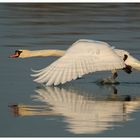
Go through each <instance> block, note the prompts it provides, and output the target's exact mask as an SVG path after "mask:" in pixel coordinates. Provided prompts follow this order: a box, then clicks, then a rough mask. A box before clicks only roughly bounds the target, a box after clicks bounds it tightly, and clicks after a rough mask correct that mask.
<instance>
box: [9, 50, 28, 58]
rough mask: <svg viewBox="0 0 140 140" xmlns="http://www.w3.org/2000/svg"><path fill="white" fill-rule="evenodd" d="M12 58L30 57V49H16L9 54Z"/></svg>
mask: <svg viewBox="0 0 140 140" xmlns="http://www.w3.org/2000/svg"><path fill="white" fill-rule="evenodd" d="M9 57H10V58H26V57H29V50H16V51H15V53H14V54H12V55H10V56H9Z"/></svg>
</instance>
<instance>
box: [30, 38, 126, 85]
mask: <svg viewBox="0 0 140 140" xmlns="http://www.w3.org/2000/svg"><path fill="white" fill-rule="evenodd" d="M123 67H125V65H124V62H123V60H122V59H121V58H120V57H119V56H118V55H117V54H116V53H115V52H114V51H113V50H112V49H111V48H110V46H109V44H107V43H105V42H100V41H93V40H79V41H77V42H75V43H74V44H73V45H72V46H71V47H70V48H69V49H68V50H67V51H66V53H65V55H64V56H62V57H61V58H59V59H58V60H56V61H55V62H53V63H52V64H51V65H49V66H48V67H46V68H44V69H42V70H40V71H39V73H37V74H34V75H32V76H35V77H37V79H35V80H34V81H35V82H38V83H45V84H46V85H53V84H54V85H59V84H64V83H66V82H68V81H71V80H75V79H76V78H78V77H82V76H83V75H85V74H88V73H91V72H95V71H106V70H112V69H121V68H123Z"/></svg>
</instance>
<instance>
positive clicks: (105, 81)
mask: <svg viewBox="0 0 140 140" xmlns="http://www.w3.org/2000/svg"><path fill="white" fill-rule="evenodd" d="M112 74H113V75H112V76H111V77H108V78H104V79H102V80H101V81H100V83H101V84H119V82H118V81H116V78H117V77H118V74H117V71H116V70H112Z"/></svg>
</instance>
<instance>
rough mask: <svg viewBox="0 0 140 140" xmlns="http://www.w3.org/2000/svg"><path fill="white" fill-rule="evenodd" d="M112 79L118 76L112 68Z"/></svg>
mask: <svg viewBox="0 0 140 140" xmlns="http://www.w3.org/2000/svg"><path fill="white" fill-rule="evenodd" d="M112 74H113V75H112V79H114V80H115V79H116V78H117V77H118V73H117V71H116V70H115V69H114V70H112Z"/></svg>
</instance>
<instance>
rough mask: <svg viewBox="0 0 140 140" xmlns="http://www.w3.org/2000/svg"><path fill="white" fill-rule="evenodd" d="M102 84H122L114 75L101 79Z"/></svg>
mask: <svg viewBox="0 0 140 140" xmlns="http://www.w3.org/2000/svg"><path fill="white" fill-rule="evenodd" d="M100 83H101V84H103V85H104V84H120V83H119V82H118V81H117V80H115V79H114V78H113V77H108V78H104V79H102V80H100Z"/></svg>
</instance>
